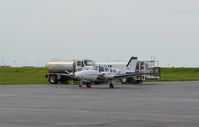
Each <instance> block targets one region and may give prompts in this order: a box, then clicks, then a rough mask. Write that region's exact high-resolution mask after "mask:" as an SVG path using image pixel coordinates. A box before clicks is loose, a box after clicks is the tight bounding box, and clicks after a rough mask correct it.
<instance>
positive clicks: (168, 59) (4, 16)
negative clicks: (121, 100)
mask: <svg viewBox="0 0 199 127" xmlns="http://www.w3.org/2000/svg"><path fill="white" fill-rule="evenodd" d="M198 55H199V1H198V0H0V64H7V65H13V64H15V65H37V64H46V63H47V61H49V60H50V59H51V58H68V59H75V58H91V59H94V60H128V59H129V58H130V57H131V56H137V57H138V58H139V59H141V60H148V59H151V56H155V57H156V59H158V60H159V62H160V66H197V67H199V59H198Z"/></svg>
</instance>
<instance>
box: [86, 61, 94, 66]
mask: <svg viewBox="0 0 199 127" xmlns="http://www.w3.org/2000/svg"><path fill="white" fill-rule="evenodd" d="M84 64H85V65H86V66H95V62H94V61H92V60H84Z"/></svg>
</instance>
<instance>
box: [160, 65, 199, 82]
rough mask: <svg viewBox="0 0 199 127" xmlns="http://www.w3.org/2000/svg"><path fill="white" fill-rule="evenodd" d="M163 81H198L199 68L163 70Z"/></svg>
mask: <svg viewBox="0 0 199 127" xmlns="http://www.w3.org/2000/svg"><path fill="white" fill-rule="evenodd" d="M160 80H161V81H197V80H199V68H161V79H160Z"/></svg>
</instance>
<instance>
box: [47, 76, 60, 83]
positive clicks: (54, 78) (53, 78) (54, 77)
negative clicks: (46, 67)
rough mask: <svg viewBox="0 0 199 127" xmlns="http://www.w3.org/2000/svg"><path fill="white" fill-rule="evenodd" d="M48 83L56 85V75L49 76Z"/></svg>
mask: <svg viewBox="0 0 199 127" xmlns="http://www.w3.org/2000/svg"><path fill="white" fill-rule="evenodd" d="M49 82H50V83H51V84H57V82H58V81H57V76H56V75H50V77H49Z"/></svg>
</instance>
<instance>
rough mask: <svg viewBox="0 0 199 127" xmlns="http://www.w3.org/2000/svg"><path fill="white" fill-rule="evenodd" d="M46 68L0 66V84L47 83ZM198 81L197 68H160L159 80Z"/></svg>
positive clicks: (198, 71)
mask: <svg viewBox="0 0 199 127" xmlns="http://www.w3.org/2000/svg"><path fill="white" fill-rule="evenodd" d="M47 72H48V71H47V68H44V67H43V68H36V67H11V68H0V84H1V85H7V84H47V83H48V82H47V79H46V78H45V75H46V74H47ZM197 80H198V81H199V68H161V79H160V80H159V81H197Z"/></svg>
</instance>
